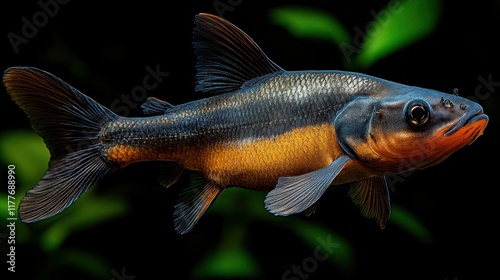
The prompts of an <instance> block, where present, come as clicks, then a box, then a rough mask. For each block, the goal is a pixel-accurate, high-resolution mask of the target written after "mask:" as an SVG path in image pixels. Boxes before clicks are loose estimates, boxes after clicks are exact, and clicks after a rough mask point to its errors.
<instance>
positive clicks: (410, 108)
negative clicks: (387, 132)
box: [404, 99, 431, 127]
mask: <svg viewBox="0 0 500 280" xmlns="http://www.w3.org/2000/svg"><path fill="white" fill-rule="evenodd" d="M430 112H431V110H430V106H429V104H428V103H427V102H425V101H424V100H422V99H414V100H411V101H410V102H408V103H406V106H405V108H404V114H405V119H406V122H408V124H409V125H410V126H412V127H421V126H423V125H425V124H426V123H427V122H428V121H429V116H430Z"/></svg>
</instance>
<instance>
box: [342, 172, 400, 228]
mask: <svg viewBox="0 0 500 280" xmlns="http://www.w3.org/2000/svg"><path fill="white" fill-rule="evenodd" d="M349 196H350V197H351V199H352V201H353V202H354V204H356V205H357V206H359V208H360V211H361V214H362V215H363V216H365V217H367V218H373V219H375V220H377V223H378V225H379V226H380V228H382V229H384V228H385V225H386V224H387V221H388V220H389V216H390V215H391V203H390V199H389V190H388V187H387V182H386V180H385V177H383V176H380V177H373V178H370V179H366V180H363V181H359V182H356V183H354V184H353V185H352V186H351V189H350V190H349Z"/></svg>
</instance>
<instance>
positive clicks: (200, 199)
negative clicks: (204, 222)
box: [174, 178, 224, 234]
mask: <svg viewBox="0 0 500 280" xmlns="http://www.w3.org/2000/svg"><path fill="white" fill-rule="evenodd" d="M223 190H224V188H222V187H221V186H219V185H216V184H212V183H207V182H205V181H204V180H203V179H199V178H196V179H193V180H192V183H191V185H190V186H189V187H187V188H186V189H184V190H183V191H182V192H181V193H180V195H179V201H178V202H177V204H176V205H175V210H174V225H175V231H176V232H177V233H179V234H185V233H187V232H189V231H190V230H191V229H192V228H193V226H194V225H195V224H196V223H197V222H198V220H199V219H200V218H201V217H202V216H203V214H204V213H205V211H206V210H207V209H208V208H209V207H210V205H211V204H212V202H213V201H214V200H215V199H216V198H217V196H218V195H219V194H220V193H221V192H222V191H223Z"/></svg>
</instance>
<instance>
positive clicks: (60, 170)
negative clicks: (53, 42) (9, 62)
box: [3, 67, 118, 223]
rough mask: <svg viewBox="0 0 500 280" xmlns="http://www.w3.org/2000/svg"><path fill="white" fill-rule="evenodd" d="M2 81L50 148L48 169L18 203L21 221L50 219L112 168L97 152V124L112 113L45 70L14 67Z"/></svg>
mask: <svg viewBox="0 0 500 280" xmlns="http://www.w3.org/2000/svg"><path fill="white" fill-rule="evenodd" d="M3 82H4V85H5V87H6V88H7V91H8V92H9V94H10V95H11V97H12V99H13V100H14V101H15V102H16V103H17V105H18V106H19V107H20V108H21V109H22V110H24V112H25V113H26V114H27V115H28V118H29V120H30V122H31V126H32V127H33V130H34V131H35V132H36V133H38V134H39V135H40V136H41V137H42V138H43V140H44V141H45V144H46V146H47V148H48V149H49V151H50V155H51V158H50V161H49V167H48V170H47V172H46V173H45V175H44V176H43V177H42V179H41V180H40V182H38V184H37V185H36V186H35V188H33V189H31V190H30V191H28V192H27V193H26V196H25V197H24V198H23V199H22V201H21V203H20V205H19V217H20V219H21V221H23V222H26V223H32V222H36V221H39V220H43V219H46V218H49V217H51V216H53V215H55V214H57V213H59V212H61V211H63V210H64V209H66V208H67V207H68V206H69V205H71V203H73V202H74V201H75V200H76V199H77V198H78V197H79V196H80V195H81V194H83V193H84V192H85V191H86V190H87V189H88V188H89V187H90V186H92V185H93V184H94V183H95V182H96V181H97V180H98V179H99V178H101V177H103V176H104V175H105V174H106V173H107V172H109V171H111V170H112V169H113V167H114V165H113V163H110V162H108V161H106V160H105V159H103V158H102V157H101V154H100V147H101V143H100V142H99V132H100V130H101V126H102V125H103V124H104V123H106V122H109V121H111V120H113V119H116V118H118V116H117V115H116V114H114V113H113V112H111V111H110V110H108V109H106V108H104V107H103V106H101V105H99V104H98V103H97V102H95V101H94V100H92V99H91V98H90V97H88V96H86V95H84V94H82V93H81V92H79V91H78V90H77V89H75V88H73V87H71V86H70V85H68V84H67V83H66V82H64V81H62V80H61V79H59V78H57V77H55V76H53V75H52V74H50V73H47V72H45V71H42V70H39V69H36V68H30V67H13V68H9V69H7V70H6V71H5V73H4V77H3Z"/></svg>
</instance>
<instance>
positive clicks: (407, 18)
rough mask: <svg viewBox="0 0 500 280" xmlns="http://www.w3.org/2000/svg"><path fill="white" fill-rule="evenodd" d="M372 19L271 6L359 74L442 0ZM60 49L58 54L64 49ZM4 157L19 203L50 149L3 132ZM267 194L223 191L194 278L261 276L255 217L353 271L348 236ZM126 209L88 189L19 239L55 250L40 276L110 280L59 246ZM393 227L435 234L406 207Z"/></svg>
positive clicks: (398, 7)
mask: <svg viewBox="0 0 500 280" xmlns="http://www.w3.org/2000/svg"><path fill="white" fill-rule="evenodd" d="M371 14H372V16H373V20H372V21H371V22H368V23H359V25H358V26H357V27H356V28H354V30H353V32H351V31H350V30H348V28H346V27H345V26H344V25H343V24H342V23H341V22H340V21H339V19H338V18H336V17H335V16H334V15H332V14H330V13H328V12H325V11H320V10H316V9H312V8H308V7H292V6H283V7H277V8H274V9H272V10H271V11H270V13H269V15H270V20H271V21H272V22H273V23H275V24H277V25H280V26H283V27H284V28H286V29H287V30H288V31H289V32H290V34H292V35H293V36H296V37H298V38H304V37H308V38H317V39H321V40H327V41H330V42H332V43H333V44H334V45H333V46H335V47H338V48H339V49H340V50H341V52H342V55H343V61H344V66H345V68H346V69H350V70H362V69H366V68H368V67H370V66H371V65H373V64H374V63H376V62H377V61H379V60H381V59H383V58H384V57H386V56H388V55H390V54H392V53H394V52H396V51H398V50H400V49H402V48H404V47H405V46H408V45H410V44H412V43H415V42H417V41H418V40H421V39H422V38H424V37H425V36H428V35H429V34H430V33H431V32H432V31H433V30H434V29H435V28H436V25H437V23H438V20H439V15H440V1H436V0H421V1H411V0H404V1H397V2H389V4H388V6H386V7H385V8H383V9H381V10H380V11H378V12H375V11H374V12H372V13H371ZM54 51H56V50H54ZM57 51H58V53H60V52H61V51H63V50H57ZM63 53H67V52H63ZM0 152H1V160H2V161H3V162H4V163H5V164H14V165H15V166H16V169H17V170H22V172H18V173H17V175H16V176H17V177H16V179H17V182H18V188H17V190H16V197H17V198H19V199H20V198H21V196H22V194H24V193H25V192H26V191H27V190H29V189H30V188H32V187H33V186H35V185H36V183H37V182H38V180H39V179H40V178H41V177H42V176H43V172H44V171H45V170H46V168H47V163H48V161H49V154H48V151H47V149H46V148H45V145H44V143H43V141H42V140H41V139H40V137H38V136H37V135H36V134H35V133H33V132H27V131H22V130H13V131H6V132H4V133H2V134H1V135H0ZM264 195H265V194H263V193H260V192H251V191H248V190H241V189H228V190H226V191H224V193H223V195H221V196H220V197H219V198H218V199H217V201H216V202H215V203H214V205H213V206H212V207H211V208H210V209H209V211H207V215H221V216H223V217H224V219H225V220H227V221H228V222H227V223H225V224H224V228H223V229H222V237H221V239H220V240H221V241H220V244H218V245H217V247H216V249H215V250H213V251H211V252H208V253H206V254H204V256H203V257H202V258H201V260H200V261H199V263H197V264H196V265H195V268H194V269H193V271H192V274H193V276H195V277H201V276H204V277H214V278H217V277H224V278H237V277H240V278H250V277H253V278H257V277H259V276H260V275H261V267H260V265H259V261H258V260H257V259H256V258H255V256H254V255H253V254H252V248H247V247H246V245H245V242H244V241H245V239H247V238H249V237H248V227H249V224H250V223H251V222H252V221H254V220H259V221H264V222H268V224H270V225H272V226H274V227H277V228H283V229H285V230H287V231H289V232H291V233H293V234H295V236H296V237H297V238H299V239H301V240H302V241H303V242H304V243H305V244H307V245H308V246H309V247H310V249H311V252H313V251H314V249H315V248H316V247H317V246H319V244H318V238H327V237H328V238H329V240H331V241H332V242H335V243H337V244H339V246H338V248H336V249H335V250H334V251H333V252H332V254H330V255H329V257H328V262H329V263H330V264H331V265H333V266H336V267H337V268H339V269H340V270H343V271H349V270H351V269H352V268H353V267H354V261H355V259H354V256H355V251H354V249H353V246H351V245H350V243H349V240H348V238H345V237H343V236H342V235H341V234H339V233H337V232H334V231H332V230H331V229H329V228H327V227H325V226H324V225H318V224H314V223H312V222H307V221H304V220H302V219H300V218H298V217H296V216H291V217H287V219H286V221H283V220H282V219H279V218H278V217H274V216H273V215H270V214H269V213H268V212H266V211H265V209H264V208H263V207H262V201H263V198H264ZM0 204H4V205H6V204H7V197H6V195H5V194H4V193H0ZM3 209H6V208H3ZM127 209H128V205H127V203H126V202H125V201H123V200H122V199H120V198H111V197H104V196H102V195H101V196H99V195H96V194H94V193H93V192H92V190H90V191H89V192H88V193H86V194H85V195H84V196H82V198H80V199H79V200H78V208H70V209H68V210H67V211H65V212H63V213H62V214H60V215H58V216H57V217H54V218H52V219H50V221H44V222H41V223H37V224H35V225H29V226H28V225H25V224H22V223H19V224H18V230H17V238H18V240H19V242H20V243H24V244H32V245H33V243H36V244H35V245H33V246H39V248H40V250H42V251H44V252H47V253H51V258H50V262H51V265H47V266H44V267H45V270H44V271H40V273H39V274H40V275H42V276H43V275H50V274H51V272H53V271H55V270H57V269H60V268H62V267H65V266H70V267H73V268H75V269H77V270H80V271H84V272H85V273H86V274H88V275H90V276H93V277H96V278H100V279H105V278H107V277H109V265H108V264H107V262H106V260H105V259H103V258H102V257H100V256H99V255H96V253H93V252H89V251H86V250H85V249H70V248H65V247H64V246H62V245H63V244H64V242H65V240H66V239H67V238H68V237H69V236H70V235H71V234H73V233H75V232H76V231H80V230H84V229H88V228H91V227H95V226H97V225H99V224H102V223H104V222H105V221H108V220H112V219H116V218H117V217H119V216H122V215H124V214H125V213H126V211H127ZM227 209H239V210H238V211H227ZM0 215H1V217H2V219H5V218H6V217H7V216H8V213H7V211H4V210H1V212H0ZM390 222H391V223H392V224H394V225H396V226H397V227H399V228H401V229H402V230H404V231H405V232H407V233H408V234H409V235H411V236H413V237H414V238H415V239H417V240H419V241H420V242H422V243H425V244H428V243H430V242H432V235H431V233H430V232H429V231H428V230H427V229H426V227H425V226H424V225H423V224H422V223H421V222H420V221H419V220H418V218H416V217H415V215H413V214H412V213H410V212H409V211H407V210H404V209H403V208H401V207H398V206H394V205H393V208H392V216H391V219H390ZM37 244H38V245H37ZM46 277H48V276H46ZM42 278H43V277H42Z"/></svg>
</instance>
